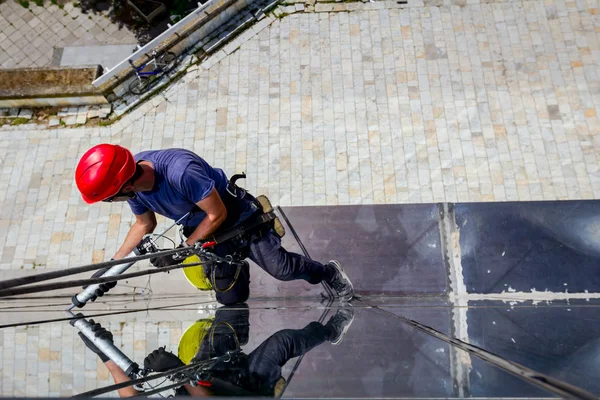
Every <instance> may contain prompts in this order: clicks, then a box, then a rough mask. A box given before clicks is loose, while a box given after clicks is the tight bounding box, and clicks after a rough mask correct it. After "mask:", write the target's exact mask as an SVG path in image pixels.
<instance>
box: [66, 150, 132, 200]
mask: <svg viewBox="0 0 600 400" xmlns="http://www.w3.org/2000/svg"><path fill="white" fill-rule="evenodd" d="M134 174H135V160H134V159H133V155H132V154H131V152H130V151H129V150H127V149H126V148H124V147H121V146H117V145H114V144H99V145H97V146H94V147H92V148H91V149H89V150H88V151H87V152H86V153H85V154H84V155H83V157H81V160H79V164H77V169H76V170H75V183H76V184H77V188H78V189H79V191H80V192H81V197H83V200H85V202H86V203H88V204H92V203H96V202H98V201H102V200H106V199H108V198H109V197H112V196H114V195H115V194H117V193H119V190H120V189H121V188H122V187H123V185H125V183H126V182H127V181H128V180H129V179H131V177H132V176H133V175H134Z"/></svg>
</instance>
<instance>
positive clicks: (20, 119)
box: [11, 118, 29, 125]
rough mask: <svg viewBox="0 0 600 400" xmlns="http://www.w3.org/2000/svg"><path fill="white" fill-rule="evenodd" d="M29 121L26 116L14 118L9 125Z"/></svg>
mask: <svg viewBox="0 0 600 400" xmlns="http://www.w3.org/2000/svg"><path fill="white" fill-rule="evenodd" d="M28 122H29V119H28V118H15V119H13V121H12V124H11V125H23V124H26V123H28Z"/></svg>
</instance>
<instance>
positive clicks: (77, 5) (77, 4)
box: [73, 1, 81, 7]
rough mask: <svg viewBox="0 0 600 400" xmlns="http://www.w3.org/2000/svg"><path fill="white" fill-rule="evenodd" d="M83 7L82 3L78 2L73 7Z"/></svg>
mask: <svg viewBox="0 0 600 400" xmlns="http://www.w3.org/2000/svg"><path fill="white" fill-rule="evenodd" d="M80 5H81V3H79V2H78V1H76V2H75V3H73V7H79V6H80Z"/></svg>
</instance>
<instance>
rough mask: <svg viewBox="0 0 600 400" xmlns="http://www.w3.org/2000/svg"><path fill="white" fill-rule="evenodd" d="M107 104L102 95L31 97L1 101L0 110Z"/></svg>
mask: <svg viewBox="0 0 600 400" xmlns="http://www.w3.org/2000/svg"><path fill="white" fill-rule="evenodd" d="M90 104H91V105H95V104H108V101H107V100H106V98H105V97H104V96H102V95H90V96H61V97H32V98H25V99H1V100H0V108H38V107H66V106H81V105H90Z"/></svg>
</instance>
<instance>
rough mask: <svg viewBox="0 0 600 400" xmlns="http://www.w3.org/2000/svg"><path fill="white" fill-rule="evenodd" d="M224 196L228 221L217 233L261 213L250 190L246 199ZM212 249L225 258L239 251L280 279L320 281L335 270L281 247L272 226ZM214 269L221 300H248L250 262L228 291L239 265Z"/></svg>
mask: <svg viewBox="0 0 600 400" xmlns="http://www.w3.org/2000/svg"><path fill="white" fill-rule="evenodd" d="M222 198H223V203H225V206H226V207H227V220H226V221H225V222H224V223H223V225H222V226H221V227H220V228H219V229H218V231H217V232H216V233H220V232H225V231H227V230H229V229H231V228H232V227H233V226H235V225H236V224H239V223H241V222H243V221H245V220H246V219H248V218H250V217H252V216H253V215H255V214H256V212H258V211H257V208H256V206H255V205H254V203H253V201H254V197H252V196H251V195H250V194H249V193H246V195H245V196H244V198H243V199H235V198H233V196H231V195H230V194H229V193H225V195H224V196H223V197H222ZM195 229H196V227H185V228H184V231H183V234H184V235H185V236H189V235H190V234H191V233H192V232H193V231H194V230H195ZM213 251H214V253H215V254H217V255H219V256H222V257H224V256H226V255H228V254H230V255H231V254H234V253H237V254H240V255H241V256H242V258H246V257H248V258H250V259H251V260H252V261H253V262H254V263H256V264H257V265H258V266H259V267H261V268H262V269H264V270H265V271H266V272H267V273H268V274H269V275H271V276H272V277H274V278H276V279H279V280H280V281H291V280H295V279H303V280H305V281H307V282H309V283H312V284H318V283H320V282H321V281H323V280H325V281H329V280H330V279H331V277H332V276H331V275H332V273H333V272H332V271H330V269H328V268H326V267H325V266H324V265H323V264H321V263H319V262H316V261H313V260H311V259H309V258H307V257H304V256H302V255H300V254H296V253H290V252H288V251H287V250H286V249H284V248H283V247H282V246H281V239H280V238H279V236H277V234H276V233H275V231H274V230H273V229H269V230H268V231H266V232H263V234H260V235H250V237H248V238H242V239H236V240H230V241H227V242H224V243H221V244H219V245H217V246H215V248H214V249H213ZM212 268H213V267H212V266H210V265H206V266H204V270H205V273H206V274H207V276H210V275H209V274H211V273H212ZM214 268H215V271H214V273H215V283H216V286H217V287H216V288H213V289H214V290H215V292H216V297H217V301H218V302H219V303H221V304H225V305H231V304H236V303H242V302H244V301H246V300H247V299H248V297H249V295H250V271H249V268H248V266H247V265H245V266H243V267H242V270H241V272H240V274H239V277H238V278H237V281H236V282H235V283H234V284H233V287H231V288H230V289H229V290H225V289H227V288H229V286H231V284H232V283H233V281H234V279H235V275H236V272H237V269H238V266H237V265H230V264H226V263H219V264H216V265H215V266H214Z"/></svg>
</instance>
